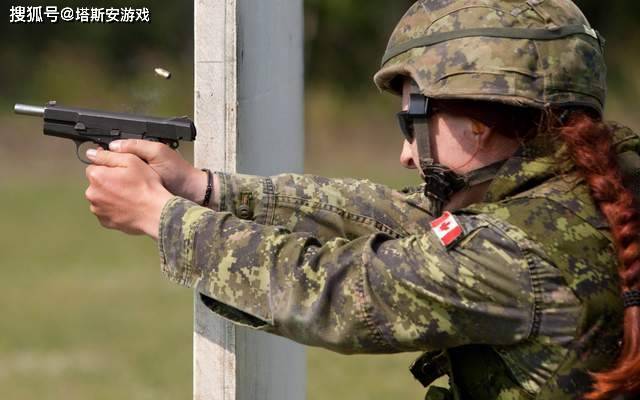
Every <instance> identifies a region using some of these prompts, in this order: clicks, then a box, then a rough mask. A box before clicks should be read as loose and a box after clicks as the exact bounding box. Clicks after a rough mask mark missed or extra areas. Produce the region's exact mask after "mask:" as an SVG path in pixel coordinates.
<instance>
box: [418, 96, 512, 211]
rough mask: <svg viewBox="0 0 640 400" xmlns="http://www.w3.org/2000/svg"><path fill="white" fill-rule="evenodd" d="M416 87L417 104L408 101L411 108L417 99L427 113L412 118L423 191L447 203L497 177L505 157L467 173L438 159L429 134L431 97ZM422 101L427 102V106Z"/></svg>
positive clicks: (441, 202)
mask: <svg viewBox="0 0 640 400" xmlns="http://www.w3.org/2000/svg"><path fill="white" fill-rule="evenodd" d="M416 89H417V88H414V90H412V92H413V93H412V94H411V99H410V103H414V104H409V109H410V110H411V109H414V110H415V108H416V106H415V104H416V102H419V103H418V104H419V106H420V107H424V114H422V116H420V117H414V119H413V129H414V132H415V140H416V141H417V143H416V144H417V146H418V157H419V162H420V170H421V176H422V179H423V180H424V182H425V187H424V194H425V196H427V197H429V198H431V199H433V200H435V201H437V202H439V204H440V205H444V204H446V203H447V202H448V201H449V200H450V198H451V196H452V195H453V194H454V193H456V192H459V191H460V190H462V189H465V188H468V187H472V186H476V185H479V184H481V183H485V182H488V181H490V180H492V179H493V178H495V176H496V174H497V173H498V170H499V169H500V167H502V165H503V164H504V162H505V161H506V160H502V161H498V162H495V163H493V164H489V165H486V166H484V167H481V168H478V169H475V170H473V171H470V172H469V173H467V174H464V175H461V174H458V173H456V172H454V171H453V170H452V169H451V168H449V167H447V166H446V165H442V164H439V163H437V162H435V160H434V158H433V154H432V151H431V135H430V134H429V118H428V107H429V100H428V98H426V97H425V96H424V95H422V94H418V93H415V90H416ZM420 97H422V99H420ZM422 104H424V106H423V105H422Z"/></svg>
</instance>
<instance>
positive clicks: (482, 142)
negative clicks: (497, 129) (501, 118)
mask: <svg viewBox="0 0 640 400" xmlns="http://www.w3.org/2000/svg"><path fill="white" fill-rule="evenodd" d="M471 132H472V133H473V135H474V136H475V137H476V138H477V139H478V145H479V146H480V148H484V147H486V145H487V144H488V143H489V139H490V138H491V134H492V132H491V128H489V127H488V126H487V125H485V124H483V123H482V122H480V121H477V120H475V119H472V120H471Z"/></svg>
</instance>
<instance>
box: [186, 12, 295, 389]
mask: <svg viewBox="0 0 640 400" xmlns="http://www.w3.org/2000/svg"><path fill="white" fill-rule="evenodd" d="M302 43H303V30H302V0H286V1H285V0H261V1H250V0H196V1H195V117H196V125H197V127H198V139H197V141H196V146H195V161H196V165H197V166H199V167H202V168H204V167H206V168H210V169H213V170H224V171H228V172H242V173H252V174H259V175H270V174H274V173H279V172H286V171H289V172H301V171H302V168H303V147H304V143H303V71H302V68H303V67H302V64H303V52H302ZM305 366H306V358H305V353H304V350H303V348H302V347H301V346H299V345H297V344H294V343H293V342H290V341H288V340H285V339H282V338H277V337H274V336H270V335H267V334H264V333H259V332H254V331H251V330H248V329H246V328H242V327H238V326H234V325H232V324H230V323H228V322H226V321H224V320H222V319H221V318H219V317H217V316H215V315H214V314H213V313H212V312H211V311H209V310H208V309H207V307H206V306H204V305H203V304H202V302H201V301H200V299H199V295H198V294H197V293H196V295H195V328H194V399H198V400H248V399H265V400H276V399H277V400H288V399H302V398H304V397H305V389H306V372H305V369H306V368H305Z"/></svg>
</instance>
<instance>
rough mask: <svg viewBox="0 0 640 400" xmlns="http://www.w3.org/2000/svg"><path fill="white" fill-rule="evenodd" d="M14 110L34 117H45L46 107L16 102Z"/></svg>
mask: <svg viewBox="0 0 640 400" xmlns="http://www.w3.org/2000/svg"><path fill="white" fill-rule="evenodd" d="M13 112H15V113H16V114H22V115H31V116H34V117H44V107H38V106H30V105H28V104H16V105H15V106H13Z"/></svg>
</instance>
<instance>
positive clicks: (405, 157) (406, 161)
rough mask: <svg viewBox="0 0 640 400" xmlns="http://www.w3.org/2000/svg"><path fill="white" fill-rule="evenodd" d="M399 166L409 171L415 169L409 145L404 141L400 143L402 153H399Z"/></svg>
mask: <svg viewBox="0 0 640 400" xmlns="http://www.w3.org/2000/svg"><path fill="white" fill-rule="evenodd" d="M400 164H402V166H403V167H405V168H409V169H416V168H417V167H416V163H415V162H414V160H413V153H412V152H411V144H410V143H409V142H407V141H406V140H405V141H404V142H403V143H402V152H400Z"/></svg>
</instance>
